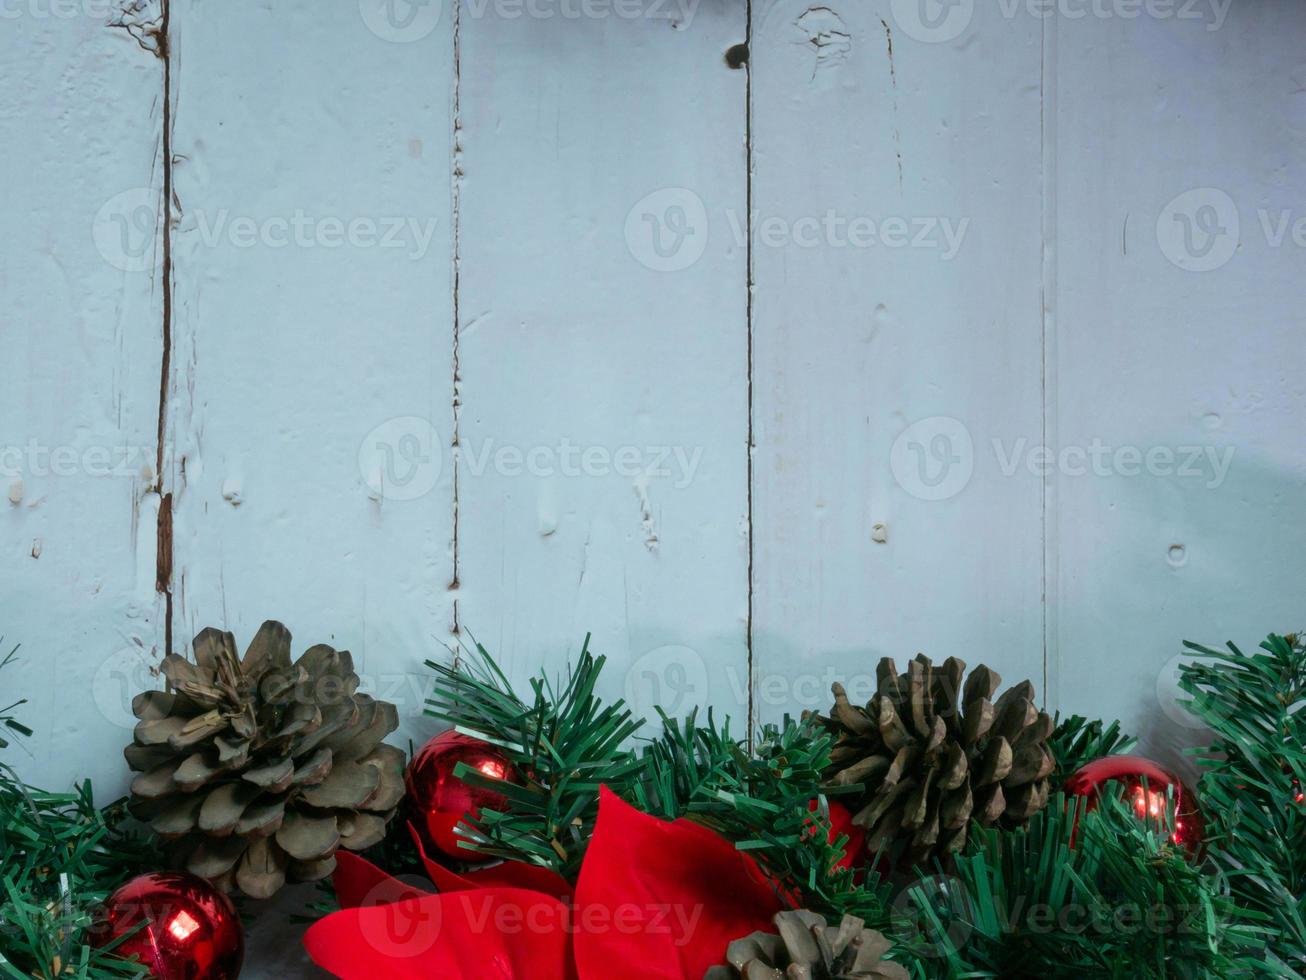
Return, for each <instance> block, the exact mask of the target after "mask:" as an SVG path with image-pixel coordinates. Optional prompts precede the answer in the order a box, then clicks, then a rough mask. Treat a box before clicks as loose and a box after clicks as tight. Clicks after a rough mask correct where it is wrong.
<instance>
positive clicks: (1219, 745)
mask: <svg viewBox="0 0 1306 980" xmlns="http://www.w3.org/2000/svg"><path fill="white" fill-rule="evenodd" d="M1263 646H1264V648H1265V650H1266V653H1265V654H1261V655H1257V656H1254V657H1246V656H1244V655H1243V654H1241V653H1240V652H1239V651H1238V650H1237V649H1236V648H1231V651H1232V652H1231V653H1230V654H1221V653H1216V652H1214V651H1209V650H1206V649H1205V648H1201V647H1196V646H1192V649H1194V651H1195V652H1196V653H1198V654H1199V655H1200V656H1201V657H1205V658H1212V659H1214V660H1215V661H1216V662H1215V663H1214V664H1211V665H1205V664H1202V663H1200V662H1199V663H1198V664H1194V665H1191V666H1189V667H1186V668H1185V673H1184V681H1183V687H1184V689H1185V690H1186V691H1187V692H1188V693H1189V694H1191V695H1193V696H1194V701H1193V703H1192V704H1191V706H1190V707H1191V710H1192V711H1193V712H1194V713H1195V714H1196V715H1197V716H1198V717H1199V718H1202V719H1203V720H1204V721H1206V722H1207V724H1208V725H1209V726H1210V727H1211V728H1212V730H1213V731H1214V732H1215V733H1216V735H1217V741H1216V743H1215V744H1213V745H1212V746H1210V747H1209V748H1208V749H1206V750H1202V751H1201V753H1200V755H1201V756H1202V757H1203V765H1204V767H1205V769H1206V772H1205V775H1204V776H1203V779H1202V782H1201V792H1200V793H1199V795H1200V796H1202V797H1203V798H1204V799H1205V801H1206V805H1207V808H1208V809H1209V810H1210V811H1211V816H1212V817H1213V818H1214V824H1213V826H1214V834H1213V836H1212V837H1211V838H1210V840H1209V846H1208V848H1207V853H1206V856H1205V858H1204V859H1203V861H1202V862H1201V863H1198V862H1196V861H1194V860H1193V859H1192V858H1191V857H1190V856H1189V855H1187V854H1186V853H1185V852H1184V851H1183V850H1182V849H1180V848H1178V847H1176V846H1175V844H1174V842H1173V840H1172V833H1171V832H1172V830H1173V828H1172V827H1167V826H1164V825H1163V826H1159V827H1158V826H1155V825H1152V824H1149V823H1148V822H1146V821H1140V820H1139V819H1138V815H1137V814H1136V813H1135V812H1134V810H1133V808H1132V807H1131V806H1129V805H1128V804H1127V803H1126V802H1125V801H1124V800H1123V799H1122V798H1121V796H1120V793H1119V792H1108V793H1106V794H1105V795H1104V798H1103V799H1102V800H1101V802H1100V805H1098V806H1097V807H1096V809H1091V808H1090V806H1089V805H1088V803H1087V801H1085V800H1083V799H1071V800H1068V799H1067V798H1066V797H1064V796H1062V795H1060V793H1059V790H1060V789H1061V787H1062V786H1063V784H1064V782H1065V780H1066V778H1067V777H1068V776H1069V775H1070V774H1071V773H1073V772H1074V771H1075V770H1077V769H1078V768H1079V767H1080V766H1081V765H1082V764H1084V763H1086V762H1088V761H1091V760H1093V759H1096V758H1099V757H1101V756H1104V755H1110V754H1117V753H1122V752H1126V751H1128V749H1129V748H1131V747H1132V745H1133V744H1134V740H1133V739H1132V738H1131V737H1129V736H1126V735H1124V734H1122V733H1121V731H1120V728H1119V725H1118V723H1114V722H1113V723H1111V724H1106V723H1104V722H1101V721H1089V720H1087V719H1084V718H1082V717H1079V716H1075V717H1072V718H1069V719H1067V720H1066V721H1063V722H1060V723H1059V724H1057V725H1056V726H1055V728H1054V729H1053V730H1052V731H1051V733H1050V735H1049V736H1048V737H1047V742H1046V745H1047V748H1048V749H1049V750H1050V752H1051V754H1052V756H1053V757H1054V759H1055V765H1054V766H1053V767H1052V769H1051V770H1050V772H1049V773H1048V777H1049V781H1050V787H1049V788H1050V790H1051V792H1053V793H1054V794H1056V795H1054V796H1053V798H1052V801H1051V803H1050V804H1049V805H1048V806H1047V807H1046V808H1045V809H1042V810H1040V811H1038V812H1035V813H1034V814H1033V815H1032V817H1031V818H1030V819H1029V821H1028V822H1027V823H1026V824H1025V825H1024V826H1018V827H1014V828H1013V827H1006V828H1004V827H998V826H991V827H985V826H983V825H981V824H975V825H973V828H972V830H971V833H970V838H969V840H968V841H967V843H966V845H965V848H964V850H963V851H962V852H961V853H960V854H958V855H956V857H955V858H945V859H940V858H938V857H935V858H934V859H933V860H932V861H930V862H928V863H926V864H923V865H917V866H916V867H914V868H912V869H911V870H910V871H909V872H904V871H903V870H902V869H901V868H898V869H896V870H892V869H891V871H890V873H889V874H888V875H882V874H881V873H880V871H879V870H878V868H880V867H882V866H883V862H882V861H877V858H876V857H873V858H872V859H871V860H870V861H869V863H867V864H866V865H865V866H864V867H862V868H859V869H858V870H857V871H850V870H848V869H845V868H841V867H840V866H839V865H840V859H841V857H842V855H843V849H844V845H845V844H846V843H847V842H846V840H845V839H844V838H842V837H840V838H835V839H833V840H832V839H831V838H832V836H833V835H832V833H831V831H830V818H829V811H828V805H829V804H828V802H827V800H828V799H829V797H830V796H831V795H836V794H840V793H844V792H846V791H847V790H848V789H850V787H848V786H839V785H831V784H829V783H827V781H826V779H825V777H826V775H827V774H828V772H829V771H830V768H831V750H832V748H833V742H832V739H831V737H830V735H829V733H828V732H826V731H825V729H824V727H823V726H822V725H821V724H820V723H819V722H817V721H816V720H815V719H810V718H809V719H805V720H799V721H793V720H790V721H787V722H786V724H785V725H784V726H783V727H780V728H775V727H772V728H768V729H766V730H764V732H763V734H762V737H761V738H760V739H759V740H758V742H757V745H756V747H755V748H754V750H753V751H751V752H750V751H749V750H748V748H747V746H746V743H744V742H743V741H742V740H736V739H733V738H731V736H730V735H729V733H728V729H727V727H725V726H722V727H718V726H717V725H716V724H715V722H714V720H713V719H712V718H711V716H710V715H709V718H708V721H707V724H706V725H699V724H698V723H697V721H696V719H695V718H694V717H693V716H691V717H690V719H688V721H687V722H686V723H684V724H680V723H677V722H675V721H674V720H672V719H669V718H667V717H666V716H665V715H663V716H661V721H662V723H663V732H662V733H661V734H659V735H654V736H652V737H651V738H650V739H649V740H648V741H647V742H646V743H645V744H643V745H642V747H639V748H634V749H632V748H629V747H628V743H629V741H630V739H631V738H632V737H638V734H639V733H640V731H641V722H640V721H638V720H636V719H634V718H633V717H632V715H631V712H630V711H629V710H628V709H627V708H626V707H625V705H624V704H623V703H622V702H620V701H618V702H615V703H613V704H603V703H602V702H601V701H600V700H599V699H598V698H597V697H596V696H595V695H594V689H595V682H596V680H597V677H598V674H599V672H600V671H601V669H602V666H603V658H602V657H597V658H596V657H594V656H593V655H592V654H591V653H590V652H589V649H588V641H587V643H586V645H585V647H584V648H583V649H582V651H581V655H580V659H579V661H578V663H577V665H576V666H575V668H574V669H573V670H572V672H571V673H570V675H569V677H568V679H567V680H566V682H564V683H558V684H555V683H553V682H551V681H550V679H549V678H548V677H547V676H541V677H538V678H536V679H535V680H533V681H532V682H531V690H532V698H531V699H530V700H529V701H526V700H522V699H520V698H518V696H517V695H516V694H515V692H514V691H513V689H512V686H511V685H510V684H509V682H508V680H507V678H506V677H505V676H504V674H503V673H502V672H501V671H500V670H499V669H498V667H497V666H496V665H495V664H494V661H493V659H492V658H491V657H490V656H489V655H488V653H487V652H486V651H485V650H484V649H483V648H481V647H480V646H479V645H478V646H477V648H476V651H475V653H474V654H473V655H471V656H469V657H467V658H464V659H463V660H462V662H461V663H460V665H459V666H457V667H452V666H448V665H445V664H440V663H436V662H431V661H428V666H429V667H430V668H431V669H432V670H433V671H435V674H436V684H435V690H434V693H433V695H432V697H431V699H430V701H429V711H428V713H430V714H432V715H433V716H435V717H437V718H439V719H441V720H443V721H446V722H448V723H450V724H453V725H455V726H456V727H458V728H460V729H461V730H463V731H466V732H468V733H470V734H475V735H477V736H479V737H482V738H484V739H486V740H487V741H489V742H491V743H493V744H495V745H497V746H499V747H500V748H501V749H503V751H504V752H505V754H506V755H507V757H508V758H509V759H510V760H511V761H512V763H513V765H514V766H515V767H516V768H517V769H518V770H519V771H521V772H525V773H528V774H529V776H528V777H527V779H526V781H525V782H524V784H523V785H520V786H511V785H505V784H502V783H499V782H498V781H496V780H490V779H488V778H486V777H485V776H484V775H483V774H481V773H478V772H476V771H474V770H471V769H467V768H465V767H463V768H460V769H459V770H458V773H457V774H458V775H459V776H460V777H461V778H463V779H465V780H467V781H468V782H470V783H474V784H478V785H483V786H487V787H489V786H493V787H494V788H497V789H498V790H499V791H500V792H502V793H504V795H505V796H506V797H507V805H506V806H505V807H504V809H503V810H502V811H501V812H489V811H487V812H484V813H482V815H481V818H480V819H479V820H477V821H470V822H469V823H468V825H467V828H466V829H467V831H468V835H469V838H470V840H471V841H472V846H473V847H474V849H475V850H477V851H479V852H482V853H484V854H487V855H493V856H495V857H499V858H504V859H507V860H510V861H525V862H528V863H534V864H539V865H542V866H545V867H549V868H552V869H555V870H557V871H559V872H561V873H562V874H564V875H574V873H575V872H576V870H577V868H578V867H579V864H580V861H581V860H583V856H584V851H585V846H586V843H587V841H588V840H589V839H590V836H591V834H592V832H593V826H594V820H595V817H596V814H597V809H598V806H597V800H598V794H599V788H600V786H603V785H606V786H608V787H610V788H611V789H612V790H613V791H614V792H616V793H617V794H619V795H621V796H622V797H623V798H625V799H626V800H627V801H628V802H631V803H633V804H634V805H636V806H638V807H640V808H641V809H643V810H644V811H645V812H647V813H650V814H654V815H657V816H662V817H667V818H671V817H676V816H682V815H689V816H690V817H692V818H693V819H695V820H698V821H700V822H702V823H703V824H705V825H706V826H709V827H712V828H713V829H715V830H717V831H718V832H719V833H721V834H722V835H723V836H725V837H726V838H727V839H729V840H732V841H734V842H735V843H736V846H737V847H740V848H742V849H746V850H747V851H748V852H749V853H750V854H752V855H754V856H755V857H756V858H757V859H758V862H759V864H760V866H761V867H762V868H764V869H765V870H766V872H767V873H768V874H769V875H771V876H772V879H773V880H774V881H775V882H776V883H777V886H778V887H779V888H780V889H781V890H782V891H783V892H784V894H785V897H786V900H787V902H788V904H789V905H790V906H791V907H793V908H802V909H807V910H810V911H811V912H812V913H815V914H820V915H825V916H829V917H831V918H832V919H833V920H834V921H838V920H839V919H840V917H842V916H843V915H845V914H851V915H854V916H856V917H857V918H858V919H860V920H862V921H863V922H864V923H865V925H866V926H867V927H869V928H873V929H883V930H885V933H886V934H887V935H889V936H890V937H892V938H893V939H894V944H893V947H892V948H891V949H890V950H889V951H888V952H887V956H888V957H889V958H890V959H891V960H893V961H896V962H898V963H900V964H902V965H903V966H904V967H905V968H906V969H907V970H908V971H909V973H910V975H911V976H912V977H914V978H918V980H933V978H962V977H1013V978H1017V977H1067V978H1069V977H1113V978H1114V977H1120V978H1125V977H1129V978H1135V977H1144V978H1152V977H1155V978H1169V977H1185V978H1187V977H1192V978H1224V977H1233V976H1276V977H1300V976H1303V975H1306V974H1303V972H1302V971H1303V968H1304V967H1306V957H1303V950H1306V942H1304V938H1306V929H1303V921H1304V917H1306V889H1304V887H1303V885H1304V878H1306V807H1304V806H1303V798H1304V794H1303V791H1302V787H1303V786H1306V751H1304V750H1303V737H1304V736H1306V652H1304V651H1303V647H1302V644H1301V642H1300V641H1299V640H1298V639H1297V638H1296V637H1286V638H1285V637H1277V636H1271V637H1270V639H1269V640H1267V641H1266V643H1265V644H1263ZM659 714H661V713H660V712H659ZM813 799H816V800H819V801H820V803H819V805H818V806H817V808H816V811H815V812H812V811H811V809H810V804H811V801H812V800H813ZM1090 811H1091V812H1090ZM1217 811H1218V812H1217ZM878 857H881V858H882V857H883V854H881V855H878Z"/></svg>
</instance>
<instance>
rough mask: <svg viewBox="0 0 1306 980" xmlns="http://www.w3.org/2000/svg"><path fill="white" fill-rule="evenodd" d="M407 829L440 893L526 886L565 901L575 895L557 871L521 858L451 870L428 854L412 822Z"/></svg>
mask: <svg viewBox="0 0 1306 980" xmlns="http://www.w3.org/2000/svg"><path fill="white" fill-rule="evenodd" d="M408 830H409V833H411V834H412V836H413V843H415V844H416V845H417V853H418V854H420V855H421V856H422V863H423V864H424V865H426V873H427V874H429V875H430V876H431V880H432V881H433V882H435V886H436V888H437V889H438V890H439V891H441V892H456V891H466V890H467V889H469V888H525V889H527V890H529V891H534V892H542V893H543V894H545V895H551V896H553V897H554V898H560V899H563V900H564V901H566V902H568V903H570V901H571V899H572V897H573V895H574V894H575V889H573V888H572V887H571V885H570V884H569V883H568V882H567V879H566V878H564V877H562V875H560V874H558V873H557V872H556V871H551V870H549V869H548V868H540V867H537V866H535V865H533V864H526V863H525V862H523V861H504V862H503V863H502V864H495V865H491V866H490V867H488V868H476V869H475V870H473V871H468V872H467V873H466V874H458V873H457V872H454V871H450V870H449V869H448V868H446V867H445V866H444V865H442V864H440V863H439V862H438V861H436V860H434V859H433V858H430V857H427V854H426V849H425V848H424V847H423V846H422V838H421V836H420V835H419V834H418V833H417V829H416V828H415V827H413V825H412V824H409V825H408Z"/></svg>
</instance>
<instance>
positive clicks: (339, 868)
mask: <svg viewBox="0 0 1306 980" xmlns="http://www.w3.org/2000/svg"><path fill="white" fill-rule="evenodd" d="M331 883H332V884H333V885H335V888H336V898H337V900H339V902H340V907H341V908H342V909H354V908H358V907H359V906H363V905H389V904H390V903H392V902H401V901H403V900H404V899H406V898H410V897H412V896H414V895H429V894H431V893H430V892H429V891H426V890H425V889H422V888H418V887H417V886H415V885H409V884H406V883H405V882H402V881H400V880H399V879H398V878H395V877H392V876H391V875H388V874H386V873H385V872H384V871H382V870H381V869H380V868H378V867H377V866H376V865H375V864H372V863H371V862H370V861H365V860H364V859H363V858H361V857H359V856H358V855H357V854H351V853H350V852H349V851H344V850H341V851H337V852H336V870H335V873H334V874H333V875H332V876H331Z"/></svg>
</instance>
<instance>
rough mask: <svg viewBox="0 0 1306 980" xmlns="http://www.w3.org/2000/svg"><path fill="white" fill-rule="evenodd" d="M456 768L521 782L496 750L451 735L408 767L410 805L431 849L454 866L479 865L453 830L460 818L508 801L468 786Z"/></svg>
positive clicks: (431, 743)
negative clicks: (458, 864) (451, 860)
mask: <svg viewBox="0 0 1306 980" xmlns="http://www.w3.org/2000/svg"><path fill="white" fill-rule="evenodd" d="M459 763H463V764H465V765H467V766H469V767H471V768H473V769H475V770H477V771H478V772H480V773H482V774H484V775H486V776H488V777H490V778H491V779H501V780H503V781H505V782H518V781H519V779H518V775H517V771H516V770H515V769H514V768H513V766H512V763H511V762H509V761H508V757H507V756H506V755H504V754H503V752H501V751H500V750H499V749H498V748H496V747H495V746H493V745H490V744H489V743H488V742H483V741H481V740H480V739H479V738H473V737H472V736H470V735H464V734H462V733H461V732H456V731H452V730H451V731H447V732H443V733H442V734H440V735H437V736H435V738H433V739H431V740H430V741H429V742H427V743H426V744H425V745H424V746H422V748H421V750H420V751H418V753H417V754H416V755H415V756H413V761H412V762H410V763H409V764H408V772H407V774H406V776H405V779H406V782H407V786H408V802H409V806H410V807H411V808H412V810H413V812H414V815H415V817H416V819H415V821H414V822H415V823H416V825H417V826H418V827H419V828H421V829H422V830H424V831H425V833H424V834H423V837H424V838H425V840H426V843H427V844H428V845H429V846H430V847H433V848H435V849H436V850H438V851H439V852H440V853H441V854H443V855H445V856H446V857H451V858H454V859H455V860H458V861H477V860H479V857H478V855H477V854H476V853H475V852H474V851H470V850H468V849H467V848H465V847H460V846H459V842H460V841H463V840H465V838H464V837H463V835H461V834H459V833H457V832H456V829H455V828H457V826H458V824H459V823H461V822H462V821H463V819H464V818H470V819H472V820H475V819H477V818H478V817H479V816H480V813H481V809H482V808H487V809H490V810H502V809H504V804H505V803H506V800H505V798H504V796H503V794H502V793H498V792H496V791H494V790H492V789H483V788H481V787H479V786H469V785H468V784H467V783H465V782H463V781H462V780H461V779H459V778H458V777H457V776H455V775H454V770H455V769H456V768H457V766H458V764H459Z"/></svg>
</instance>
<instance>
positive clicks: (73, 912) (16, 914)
mask: <svg viewBox="0 0 1306 980" xmlns="http://www.w3.org/2000/svg"><path fill="white" fill-rule="evenodd" d="M12 660H13V653H12V652H11V653H10V654H9V655H8V656H7V657H5V659H4V660H3V661H0V668H3V667H4V666H7V665H8V664H10V663H11V662H12ZM23 703H24V702H23V701H21V700H19V701H16V702H15V703H14V704H12V705H10V707H9V708H6V709H4V710H3V711H2V712H0V725H3V727H4V728H5V729H8V730H9V731H13V732H16V733H18V734H19V735H24V736H26V735H30V734H31V730H30V729H29V728H27V727H26V726H25V725H23V724H21V723H20V722H17V721H16V720H15V719H14V718H12V717H11V716H10V715H9V712H10V711H11V710H12V709H14V708H16V707H18V706H20V705H22V704H23ZM8 745H9V743H8V742H7V741H5V740H4V739H3V738H0V748H5V747H7V746H8ZM125 818H126V811H125V808H124V806H123V802H122V801H119V802H118V803H116V804H113V805H111V806H108V807H103V808H101V807H97V806H96V804H95V798H94V794H93V792H92V790H91V784H90V783H89V782H85V783H82V784H79V785H78V786H77V787H75V789H74V791H73V792H71V793H47V792H45V791H43V790H39V789H35V788H33V787H31V786H28V785H26V784H25V783H24V782H23V781H22V780H21V779H19V777H18V775H17V773H16V772H15V771H14V770H13V768H12V767H11V766H10V765H9V764H8V763H6V762H0V976H5V977H10V978H14V980H30V978H32V977H37V978H41V980H56V978H59V980H70V978H71V980H113V978H125V977H139V976H142V975H143V973H144V971H143V970H142V968H141V966H140V965H139V964H138V963H134V962H128V961H125V960H122V959H119V958H118V957H116V956H114V955H112V953H111V952H108V951H104V950H95V949H92V948H91V947H90V946H89V945H88V944H87V942H86V940H85V933H86V929H87V928H88V927H89V926H90V925H91V922H92V917H93V915H94V914H95V912H96V910H97V909H98V907H99V906H100V905H101V904H102V903H103V902H104V900H105V899H106V898H107V897H108V895H109V893H110V892H111V891H112V890H113V889H114V888H116V887H117V886H118V885H119V884H121V883H122V882H123V881H125V880H126V879H127V878H128V877H130V876H131V875H133V874H136V873H139V872H140V871H142V870H144V869H146V868H148V867H157V864H156V863H154V861H153V858H154V854H153V851H152V849H151V848H150V846H149V845H148V844H146V843H145V842H144V841H142V840H140V839H138V838H136V837H133V836H131V835H129V834H127V833H126V832H125V831H124V830H123V829H122V824H123V821H124V819H125Z"/></svg>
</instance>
